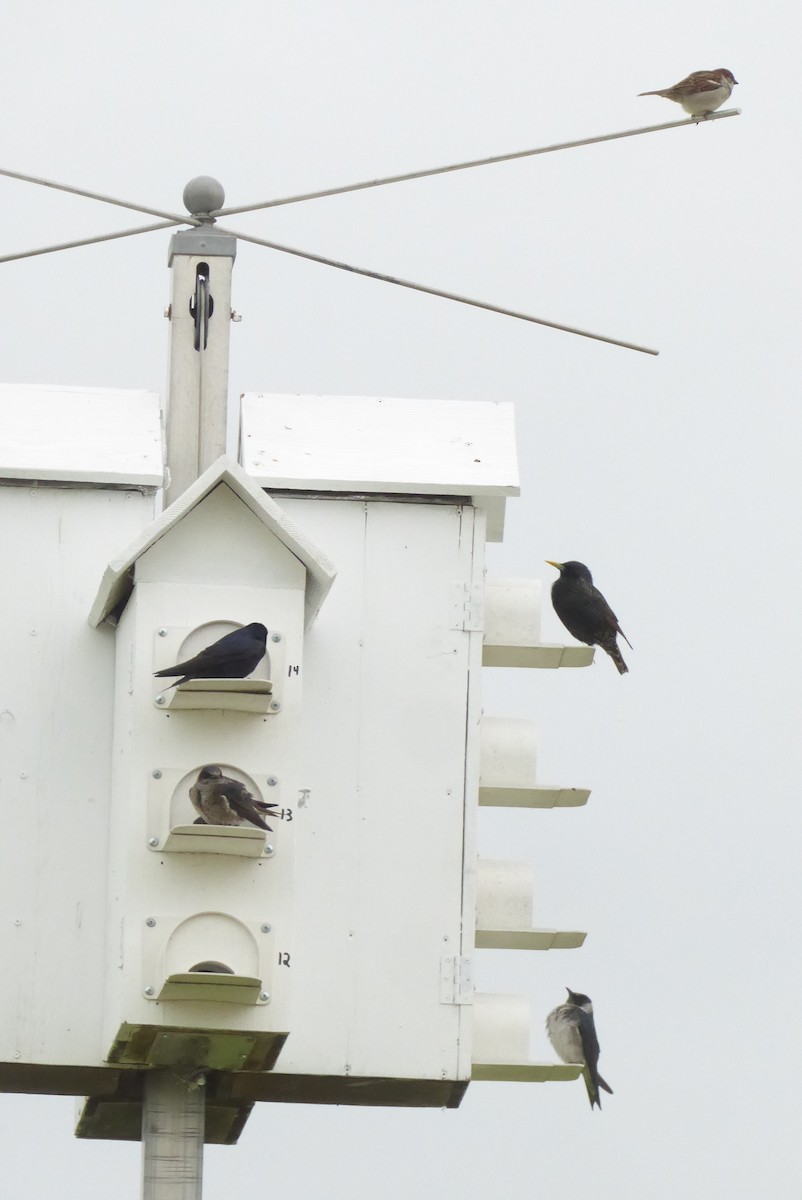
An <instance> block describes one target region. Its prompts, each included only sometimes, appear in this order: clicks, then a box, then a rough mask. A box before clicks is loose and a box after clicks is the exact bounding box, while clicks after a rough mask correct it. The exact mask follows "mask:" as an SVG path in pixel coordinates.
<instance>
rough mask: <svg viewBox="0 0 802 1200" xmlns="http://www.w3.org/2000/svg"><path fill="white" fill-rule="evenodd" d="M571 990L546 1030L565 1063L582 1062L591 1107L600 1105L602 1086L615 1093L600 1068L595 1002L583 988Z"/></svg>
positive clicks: (551, 1013)
mask: <svg viewBox="0 0 802 1200" xmlns="http://www.w3.org/2000/svg"><path fill="white" fill-rule="evenodd" d="M565 990H566V991H567V992H568V1002H567V1003H566V1004H558V1005H557V1007H556V1008H555V1009H553V1011H552V1012H550V1013H549V1015H548V1016H547V1017H546V1033H547V1034H548V1035H549V1041H550V1042H551V1044H552V1046H553V1047H554V1049H555V1050H556V1052H557V1054H558V1056H559V1057H560V1058H561V1059H562V1060H563V1062H565V1063H580V1064H581V1065H582V1076H583V1078H584V1080H585V1087H586V1088H587V1089H588V1099H589V1100H590V1107H591V1109H592V1108H593V1106H594V1104H596V1105H598V1107H599V1108H601V1100H600V1099H599V1088H604V1090H605V1092H609V1093H610V1095H611V1096H612V1094H613V1089H612V1088H611V1087H610V1085H609V1083H605V1081H604V1080H603V1079H602V1077H601V1075H600V1074H599V1071H598V1067H597V1064H598V1061H599V1039H598V1038H597V1037H596V1024H595V1022H594V1020H593V1005H592V1004H591V1002H590V997H589V996H584V995H583V994H582V993H581V992H572V991H571V989H570V988H566V989H565Z"/></svg>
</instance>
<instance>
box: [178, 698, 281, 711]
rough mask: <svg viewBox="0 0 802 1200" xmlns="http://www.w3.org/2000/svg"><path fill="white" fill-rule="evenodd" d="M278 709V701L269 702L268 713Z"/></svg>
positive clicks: (279, 706)
mask: <svg viewBox="0 0 802 1200" xmlns="http://www.w3.org/2000/svg"><path fill="white" fill-rule="evenodd" d="M162 704H164V701H163V700H162ZM280 708H281V705H280V704H279V702H278V700H271V701H270V711H271V712H278V711H279V709H280Z"/></svg>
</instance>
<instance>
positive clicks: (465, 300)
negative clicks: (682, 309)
mask: <svg viewBox="0 0 802 1200" xmlns="http://www.w3.org/2000/svg"><path fill="white" fill-rule="evenodd" d="M215 229H216V230H217V231H218V233H228V234H230V235H231V236H232V237H235V238H239V239H240V240H241V241H243V242H253V244H254V245H255V246H266V247H267V248H268V250H279V251H281V253H282V254H294V255H295V256H296V258H306V259H309V261H310V262H317V263H322V264H323V265H324V266H326V267H337V268H338V270H340V271H350V272H351V273H352V274H354V275H364V276H366V277H367V278H368V279H378V280H380V281H381V282H382V283H394V284H396V286H398V287H405V288H411V289H412V290H413V291H415V292H424V293H425V294H426V295H428V296H439V297H441V298H442V299H443V300H454V301H456V302H457V304H468V305H470V306H471V307H472V308H483V309H485V310H486V311H487V312H495V313H500V314H501V316H503V317H515V318H516V319H517V320H519V321H530V322H531V323H532V324H533V325H545V326H546V327H547V328H548V329H559V330H560V331H561V332H562V333H575V334H577V335H578V336H579V337H586V338H592V339H593V340H594V341H596V342H607V343H608V345H610V346H621V347H623V349H624V350H638V351H639V352H640V353H641V354H654V355H657V354H659V353H660V351H659V350H651V349H649V347H648V346H639V345H637V343H635V342H623V341H620V340H619V339H618V338H612V337H606V336H605V335H604V334H602V333H591V332H590V331H589V330H587V329H579V328H577V327H576V326H575V325H562V324H560V323H559V322H558V321H547V320H545V318H543V317H533V316H530V315H529V313H523V312H518V311H517V310H516V309H513V308H502V307H501V306H500V305H498V304H488V303H487V302H486V301H484V300H472V299H471V298H470V297H469V296H460V295H458V294H457V293H456V292H445V291H442V290H441V289H440V288H433V287H427V286H426V285H425V284H423V283H413V282H412V281H411V280H410V279H399V278H398V277H397V276H396V275H383V274H382V273H381V272H380V271H369V270H368V269H367V268H366V267H354V266H352V265H351V264H350V263H344V262H338V261H337V259H335V258H324V257H323V255H322V254H311V253H310V252H309V251H308V250H298V249H296V248H294V247H293V246H283V245H281V244H280V243H279V242H269V241H267V239H266V238H260V237H254V236H252V235H251V234H248V233H237V232H235V231H234V230H233V229H223V228H222V226H220V225H216V226H215Z"/></svg>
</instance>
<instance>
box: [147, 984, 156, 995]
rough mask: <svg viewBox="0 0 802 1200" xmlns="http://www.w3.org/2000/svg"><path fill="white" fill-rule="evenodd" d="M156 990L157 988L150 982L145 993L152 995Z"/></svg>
mask: <svg viewBox="0 0 802 1200" xmlns="http://www.w3.org/2000/svg"><path fill="white" fill-rule="evenodd" d="M155 991H156V989H155V988H154V987H151V986H150V984H148V986H147V987H146V988H145V995H146V996H152V995H153V994H154V993H155Z"/></svg>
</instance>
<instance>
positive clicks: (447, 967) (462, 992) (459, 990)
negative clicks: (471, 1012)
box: [440, 954, 473, 1004]
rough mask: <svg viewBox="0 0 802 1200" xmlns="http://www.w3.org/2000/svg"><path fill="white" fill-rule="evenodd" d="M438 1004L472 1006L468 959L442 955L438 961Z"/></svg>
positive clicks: (471, 981)
mask: <svg viewBox="0 0 802 1200" xmlns="http://www.w3.org/2000/svg"><path fill="white" fill-rule="evenodd" d="M440 1003H441V1004H473V970H472V963H471V960H470V959H469V958H466V957H465V956H464V955H460V954H444V955H443V957H442V958H441V959H440Z"/></svg>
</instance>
